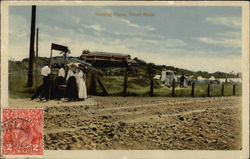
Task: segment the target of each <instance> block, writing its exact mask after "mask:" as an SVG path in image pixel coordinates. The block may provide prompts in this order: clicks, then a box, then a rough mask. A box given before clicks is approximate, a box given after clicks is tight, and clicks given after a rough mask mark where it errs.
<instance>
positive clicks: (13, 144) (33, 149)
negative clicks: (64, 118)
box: [2, 109, 44, 155]
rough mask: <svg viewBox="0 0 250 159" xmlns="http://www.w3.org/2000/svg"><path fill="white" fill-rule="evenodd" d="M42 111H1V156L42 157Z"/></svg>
mask: <svg viewBox="0 0 250 159" xmlns="http://www.w3.org/2000/svg"><path fill="white" fill-rule="evenodd" d="M43 125H44V123H43V109H3V120H2V132H3V135H2V153H3V155H43Z"/></svg>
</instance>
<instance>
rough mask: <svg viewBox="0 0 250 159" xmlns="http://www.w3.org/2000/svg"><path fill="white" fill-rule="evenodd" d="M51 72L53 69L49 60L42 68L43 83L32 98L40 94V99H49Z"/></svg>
mask: <svg viewBox="0 0 250 159" xmlns="http://www.w3.org/2000/svg"><path fill="white" fill-rule="evenodd" d="M50 74H51V69H50V66H49V62H48V63H46V64H45V66H44V67H43V68H42V69H41V75H42V76H43V84H42V85H41V86H40V87H39V88H38V89H37V92H36V93H35V95H34V96H33V97H32V98H31V100H33V99H35V98H36V97H38V96H40V100H43V99H44V98H45V99H46V101H47V100H48V99H49V89H50Z"/></svg>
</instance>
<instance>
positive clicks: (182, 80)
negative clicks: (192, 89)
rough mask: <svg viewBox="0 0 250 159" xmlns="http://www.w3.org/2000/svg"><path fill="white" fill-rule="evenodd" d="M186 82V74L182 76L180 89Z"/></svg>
mask: <svg viewBox="0 0 250 159" xmlns="http://www.w3.org/2000/svg"><path fill="white" fill-rule="evenodd" d="M184 81H185V76H184V74H182V76H181V77H180V87H184Z"/></svg>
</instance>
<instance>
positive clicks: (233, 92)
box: [233, 84, 236, 96]
mask: <svg viewBox="0 0 250 159" xmlns="http://www.w3.org/2000/svg"><path fill="white" fill-rule="evenodd" d="M235 90H236V88H235V84H234V85H233V96H235Z"/></svg>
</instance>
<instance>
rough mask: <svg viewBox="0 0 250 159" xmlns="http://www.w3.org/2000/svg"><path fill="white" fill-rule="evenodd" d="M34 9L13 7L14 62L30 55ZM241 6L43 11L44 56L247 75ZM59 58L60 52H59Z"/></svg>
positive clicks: (50, 8) (38, 12) (40, 15)
mask: <svg viewBox="0 0 250 159" xmlns="http://www.w3.org/2000/svg"><path fill="white" fill-rule="evenodd" d="M30 21H31V6H10V7H9V52H10V56H9V59H14V60H22V59H23V58H27V57H28V56H29V43H30V41H29V38H30ZM241 26H242V15H241V7H238V6H37V10H36V27H38V28H39V47H38V49H39V56H43V57H49V56H50V48H51V43H57V44H61V45H66V46H68V48H69V49H70V50H71V56H80V55H81V53H82V51H83V50H85V49H88V50H90V51H105V52H112V53H124V54H130V55H131V57H132V58H134V57H138V58H140V59H143V60H145V61H147V62H153V63H155V64H161V65H163V64H164V65H167V66H175V67H179V68H184V69H189V70H192V71H208V72H210V73H212V72H216V71H222V72H231V71H234V72H240V71H241V50H242V41H241V39H242V38H241V36H242V35H241ZM53 54H54V55H55V56H57V55H59V53H58V52H56V51H55V52H53Z"/></svg>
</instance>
